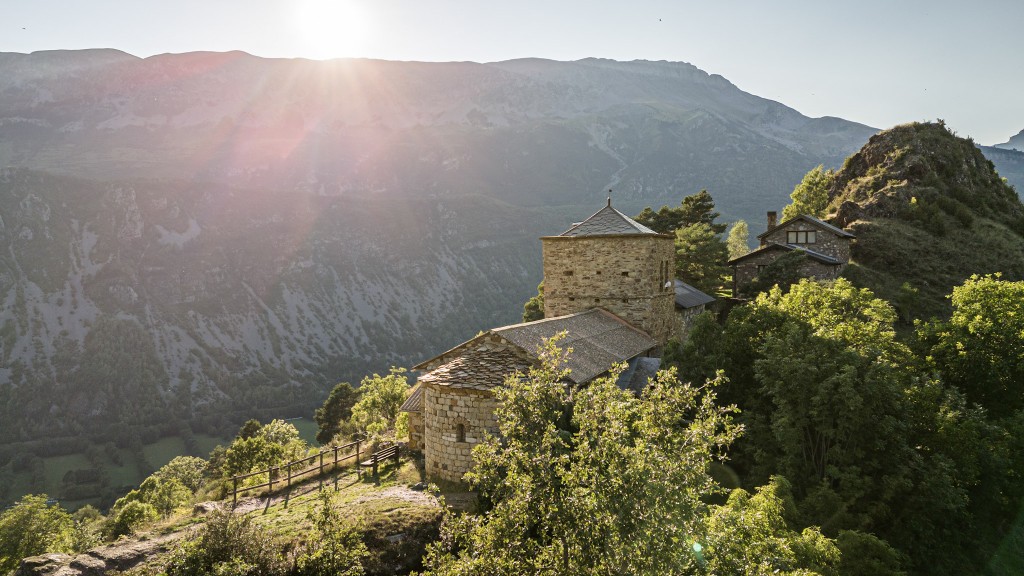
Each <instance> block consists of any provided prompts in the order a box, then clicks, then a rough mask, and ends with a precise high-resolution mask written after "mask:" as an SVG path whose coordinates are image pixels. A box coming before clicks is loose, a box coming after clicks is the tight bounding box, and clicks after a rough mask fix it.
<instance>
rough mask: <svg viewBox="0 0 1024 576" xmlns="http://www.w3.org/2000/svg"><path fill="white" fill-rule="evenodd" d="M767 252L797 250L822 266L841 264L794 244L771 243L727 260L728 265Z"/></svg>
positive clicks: (829, 257) (827, 256)
mask: <svg viewBox="0 0 1024 576" xmlns="http://www.w3.org/2000/svg"><path fill="white" fill-rule="evenodd" d="M768 250H789V251H793V250H799V251H800V252H803V253H805V254H806V255H807V257H808V258H810V259H812V260H817V261H818V262H821V263H822V264H829V265H831V266H839V265H841V264H842V262H841V261H839V260H837V259H835V258H833V257H831V256H829V255H828V254H822V253H821V252H815V251H814V250H808V249H807V248H806V247H804V246H799V245H796V244H776V243H771V244H768V245H765V246H761V247H760V248H758V249H757V250H751V251H750V252H747V253H746V254H744V255H743V256H738V257H736V258H733V259H732V260H729V265H730V266H732V265H733V264H736V263H738V262H740V261H741V260H746V259H747V258H750V257H752V256H754V255H756V254H761V253H763V252H767V251H768Z"/></svg>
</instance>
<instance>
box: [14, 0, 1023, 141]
mask: <svg viewBox="0 0 1024 576" xmlns="http://www.w3.org/2000/svg"><path fill="white" fill-rule="evenodd" d="M1022 29H1024V2H1020V1H1019V0H975V1H974V2H967V1H965V0H957V1H947V0H847V1H845V2H829V1H827V0H772V1H769V0H759V1H753V0H703V1H699V2H698V1H691V0H631V1H629V2H621V1H620V2H612V1H595V0H590V1H581V0H547V1H546V2H539V1H535V0H506V1H504V2H495V1H490V0H416V1H412V0H291V1H287V0H174V1H164V0H159V1H158V0H3V1H2V2H0V52H22V53H28V52H33V51H36V50H55V49H80V48H116V49H119V50H123V51H125V52H128V53H130V54H134V55H136V56H140V57H147V56H152V55H155V54H162V53H167V52H173V53H177V52H190V51H196V50H212V51H228V50H243V51H245V52H249V53H251V54H254V55H257V56H263V57H268V58H313V59H328V58H380V59H386V60H419V61H466V60H469V61H474V62H494V61H499V60H509V59H513V58H525V57H539V58H548V59H552V60H576V59H580V58H587V57H600V58H612V59H616V60H637V59H642V60H670V61H683V62H689V63H691V64H693V65H695V66H697V67H698V68H701V69H702V70H704V71H706V72H708V73H711V74H720V75H722V76H724V77H725V78H727V79H728V80H730V81H731V82H732V83H733V84H735V85H736V86H738V87H739V88H740V89H742V90H744V91H746V92H750V93H752V94H756V95H758V96H762V97H765V98H770V99H772V100H776V101H778V102H781V103H783V104H786V105H787V106H790V107H792V108H795V109H796V110H798V111H800V112H801V113H803V114H806V115H808V116H812V117H820V116H838V117H841V118H845V119H847V120H853V121H856V122H861V123H864V124H867V125H870V126H874V127H876V128H888V127H890V126H893V125H895V124H899V123H903V122H910V121H915V120H935V119H938V118H942V119H944V120H945V121H946V123H947V125H948V126H949V127H950V128H952V129H953V130H955V131H956V132H957V133H958V134H959V135H961V136H971V137H973V138H974V139H975V140H976V141H977V142H979V143H982V144H996V143H999V142H1005V141H1006V140H1008V139H1009V137H1010V136H1012V135H1014V134H1016V133H1018V132H1020V131H1021V130H1024V98H1022V96H1024V59H1022V58H1021V55H1022V54H1024V41H1022V39H1021V35H1020V31H1021V30H1022Z"/></svg>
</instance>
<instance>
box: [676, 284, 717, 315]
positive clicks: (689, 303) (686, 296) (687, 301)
mask: <svg viewBox="0 0 1024 576" xmlns="http://www.w3.org/2000/svg"><path fill="white" fill-rule="evenodd" d="M675 288H676V306H677V307H679V308H694V307H696V306H700V305H702V304H710V303H711V302H714V301H715V298H714V296H708V295H707V294H705V293H703V292H701V291H700V290H697V289H696V288H694V287H693V286H690V285H689V284H687V283H686V282H683V281H682V280H676V282H675Z"/></svg>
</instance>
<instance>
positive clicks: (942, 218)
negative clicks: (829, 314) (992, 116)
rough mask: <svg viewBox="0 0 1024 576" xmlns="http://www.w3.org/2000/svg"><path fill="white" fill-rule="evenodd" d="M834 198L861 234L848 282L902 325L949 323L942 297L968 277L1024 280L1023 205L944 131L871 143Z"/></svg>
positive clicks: (895, 134) (929, 127)
mask: <svg viewBox="0 0 1024 576" xmlns="http://www.w3.org/2000/svg"><path fill="white" fill-rule="evenodd" d="M829 197H830V200H831V207H832V209H833V210H835V211H836V212H837V218H836V220H837V222H838V223H839V224H840V225H843V226H846V227H849V228H850V229H851V230H852V231H853V232H854V233H855V234H857V239H856V241H855V242H854V243H853V246H852V254H851V260H852V261H851V266H850V267H849V268H848V269H847V271H846V272H845V275H846V276H847V277H849V278H850V279H851V280H852V281H854V282H855V283H856V284H858V285H860V286H865V287H868V288H871V289H872V290H873V291H874V292H875V293H876V294H878V295H879V296H881V297H883V298H886V299H887V300H889V301H890V302H892V303H893V304H894V305H895V306H896V307H897V309H898V310H899V312H900V315H901V317H902V318H903V320H904V321H907V322H910V321H911V320H913V319H914V318H928V317H931V316H945V315H947V314H948V313H949V310H950V308H949V301H948V299H947V298H946V295H947V294H949V293H950V292H951V289H952V287H953V286H955V285H957V284H960V283H961V282H962V281H963V280H964V279H966V278H968V277H969V276H971V275H972V274H986V273H992V272H1001V273H1003V275H1004V277H1006V278H1009V279H1021V278H1024V236H1022V234H1021V232H1022V231H1024V205H1022V204H1021V202H1020V199H1019V198H1018V196H1017V194H1016V192H1015V191H1014V190H1013V188H1012V187H1011V186H1009V185H1008V184H1006V182H1005V181H1003V179H1002V178H1000V177H999V174H998V173H997V172H996V171H995V168H994V166H993V165H992V163H991V162H990V161H988V160H987V159H985V157H984V156H983V155H982V154H981V152H980V151H979V150H978V149H977V148H976V147H975V145H974V143H973V142H971V141H970V140H968V139H964V138H959V137H957V136H956V135H954V134H952V133H950V132H949V131H948V130H947V129H946V128H945V126H943V125H941V124H931V123H913V124H905V125H902V126H897V127H895V128H893V129H891V130H887V131H884V132H881V133H879V134H877V135H875V136H873V137H872V138H871V140H870V141H869V142H868V144H866V145H865V146H864V147H863V148H862V149H861V150H860V151H859V152H857V153H856V154H854V155H853V156H851V157H850V158H848V159H847V160H846V162H845V163H844V165H843V168H842V169H841V170H840V171H839V172H838V173H837V175H836V179H835V181H834V182H833V185H832V187H831V189H830V191H829Z"/></svg>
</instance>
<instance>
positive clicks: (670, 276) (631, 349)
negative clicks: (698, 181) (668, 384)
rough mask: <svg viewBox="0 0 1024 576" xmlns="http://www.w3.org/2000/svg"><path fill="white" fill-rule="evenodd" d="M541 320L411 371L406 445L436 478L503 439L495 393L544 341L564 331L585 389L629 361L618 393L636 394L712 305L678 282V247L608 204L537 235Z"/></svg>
mask: <svg viewBox="0 0 1024 576" xmlns="http://www.w3.org/2000/svg"><path fill="white" fill-rule="evenodd" d="M541 245H542V249H543V264H544V319H543V320H538V321H536V322H526V323H522V324H514V325H511V326H504V327H500V328H493V329H491V330H487V331H485V332H483V333H481V334H480V335H478V336H476V337H475V338H473V339H471V340H469V341H467V342H464V343H462V344H460V345H458V346H456V347H455V348H452V349H451V350H448V351H447V352H444V353H442V354H440V355H438V356H436V357H434V358H431V359H430V360H427V361H425V362H423V363H421V364H419V365H417V366H414V367H413V368H414V369H415V370H420V371H423V372H424V373H423V375H422V376H420V377H419V379H418V380H417V383H416V385H415V387H414V389H413V392H412V394H411V395H410V396H409V397H408V399H407V400H406V401H405V403H404V404H403V405H402V410H403V411H405V412H408V413H409V446H410V448H412V449H415V450H422V451H423V454H424V459H425V464H426V471H427V475H428V477H429V478H431V479H443V480H450V481H461V479H462V476H463V474H465V473H466V472H467V471H468V470H469V469H470V468H471V466H472V458H471V451H472V448H473V446H474V445H476V444H477V443H479V442H481V441H482V440H483V438H484V434H485V433H487V432H490V433H491V434H495V433H497V422H496V419H495V416H494V409H495V403H496V400H495V398H494V395H493V390H494V388H495V387H497V386H501V385H502V384H503V382H504V379H505V376H506V375H508V374H511V373H513V372H516V371H525V370H527V369H528V368H529V367H531V366H534V365H536V364H537V363H538V361H539V359H538V350H539V349H540V346H541V344H542V343H543V342H544V341H545V340H546V339H549V338H551V337H553V336H555V335H557V334H559V333H561V332H565V333H566V337H565V339H564V340H562V341H561V342H560V346H563V347H570V348H572V350H573V352H572V354H571V355H570V357H569V359H568V365H567V366H566V367H567V368H568V369H569V375H568V380H569V381H570V382H571V383H573V384H577V385H579V384H584V383H586V382H588V381H590V380H592V379H594V378H596V377H598V376H601V375H603V374H606V373H607V372H608V371H609V370H610V369H611V367H612V366H613V365H615V364H617V363H620V362H625V363H626V364H627V369H626V371H625V372H624V373H623V374H622V375H620V377H619V381H618V384H619V386H620V387H623V388H629V389H631V390H633V391H635V392H639V391H640V390H642V389H643V387H644V386H645V385H646V383H647V379H648V377H649V376H650V375H651V374H653V373H654V372H655V371H657V369H658V367H659V365H660V359H659V356H660V353H661V349H662V347H663V346H664V345H665V343H666V342H667V341H668V340H669V339H670V338H673V337H679V336H680V335H681V334H682V333H683V331H684V330H685V325H686V324H687V323H688V320H687V319H688V318H692V316H693V315H694V314H695V313H697V312H699V311H700V310H703V308H704V306H705V305H706V304H707V303H709V302H710V301H712V300H713V298H711V297H710V296H707V295H706V294H703V293H701V292H699V291H697V290H695V289H694V288H693V287H691V286H688V285H686V284H684V283H682V282H679V281H677V280H675V279H674V270H675V246H674V239H673V237H672V236H670V235H666V234H659V233H657V232H655V231H653V230H651V229H650V228H647V227H646V226H643V225H641V224H640V223H638V222H636V221H634V220H633V219H631V218H630V217H628V216H626V215H625V214H623V213H622V212H619V211H618V210H616V209H615V208H613V207H612V204H611V200H609V201H608V205H607V206H605V207H604V208H602V209H601V210H600V211H598V212H597V213H596V214H594V215H592V216H591V217H590V218H587V219H586V220H584V221H583V222H580V223H578V224H575V225H573V226H572V227H571V228H569V229H568V230H566V231H565V232H563V233H561V234H559V235H557V236H546V237H543V238H541Z"/></svg>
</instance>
